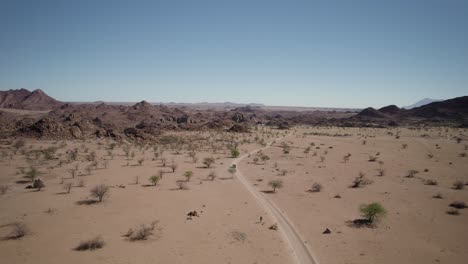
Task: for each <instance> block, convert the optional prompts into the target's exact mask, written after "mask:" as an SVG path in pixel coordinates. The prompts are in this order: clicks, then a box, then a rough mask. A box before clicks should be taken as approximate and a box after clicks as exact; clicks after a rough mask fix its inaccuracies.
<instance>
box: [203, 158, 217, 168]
mask: <svg viewBox="0 0 468 264" xmlns="http://www.w3.org/2000/svg"><path fill="white" fill-rule="evenodd" d="M214 162H215V159H214V158H213V157H206V158H205V159H203V164H205V166H206V167H207V168H209V167H210V166H211V164H213V163H214Z"/></svg>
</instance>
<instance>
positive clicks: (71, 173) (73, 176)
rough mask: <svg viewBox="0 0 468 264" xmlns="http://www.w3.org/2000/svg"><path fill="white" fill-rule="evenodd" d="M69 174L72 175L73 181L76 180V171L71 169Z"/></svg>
mask: <svg viewBox="0 0 468 264" xmlns="http://www.w3.org/2000/svg"><path fill="white" fill-rule="evenodd" d="M69 172H70V175H71V177H72V179H75V176H76V170H75V169H74V168H73V169H70V170H69Z"/></svg>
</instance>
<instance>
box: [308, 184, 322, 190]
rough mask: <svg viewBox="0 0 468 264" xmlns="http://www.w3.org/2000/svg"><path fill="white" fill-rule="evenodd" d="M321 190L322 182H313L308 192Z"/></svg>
mask: <svg viewBox="0 0 468 264" xmlns="http://www.w3.org/2000/svg"><path fill="white" fill-rule="evenodd" d="M321 190H322V184H320V183H317V182H315V183H314V184H312V188H310V190H309V191H310V192H320V191H321Z"/></svg>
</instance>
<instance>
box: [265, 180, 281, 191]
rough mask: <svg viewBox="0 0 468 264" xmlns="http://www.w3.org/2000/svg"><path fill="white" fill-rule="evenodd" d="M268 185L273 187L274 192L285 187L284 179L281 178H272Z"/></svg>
mask: <svg viewBox="0 0 468 264" xmlns="http://www.w3.org/2000/svg"><path fill="white" fill-rule="evenodd" d="M268 185H269V186H270V187H271V188H273V192H276V189H280V188H282V187H283V181H281V180H271V181H269V182H268Z"/></svg>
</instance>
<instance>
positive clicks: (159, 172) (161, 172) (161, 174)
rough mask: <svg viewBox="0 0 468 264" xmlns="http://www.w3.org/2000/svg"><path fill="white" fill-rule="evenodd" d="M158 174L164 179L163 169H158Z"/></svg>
mask: <svg viewBox="0 0 468 264" xmlns="http://www.w3.org/2000/svg"><path fill="white" fill-rule="evenodd" d="M158 176H159V178H161V179H162V178H163V176H164V171H163V170H158Z"/></svg>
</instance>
